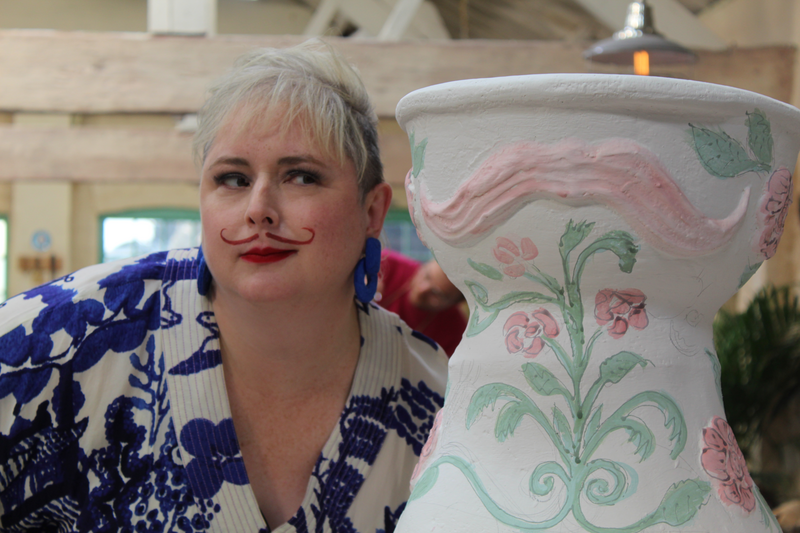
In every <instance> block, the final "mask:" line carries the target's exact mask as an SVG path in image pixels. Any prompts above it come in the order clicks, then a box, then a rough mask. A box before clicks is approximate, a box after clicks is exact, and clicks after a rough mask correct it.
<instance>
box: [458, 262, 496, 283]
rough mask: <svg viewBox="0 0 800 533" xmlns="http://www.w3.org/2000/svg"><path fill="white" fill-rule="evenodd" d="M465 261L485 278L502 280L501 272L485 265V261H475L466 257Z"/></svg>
mask: <svg viewBox="0 0 800 533" xmlns="http://www.w3.org/2000/svg"><path fill="white" fill-rule="evenodd" d="M467 263H469V266H471V267H472V268H474V269H475V270H477V271H478V272H480V273H481V274H483V275H484V276H486V277H487V278H491V279H493V280H496V281H502V279H503V274H501V273H500V271H499V270H497V269H496V268H494V267H493V266H490V265H487V264H486V263H476V262H475V261H473V260H472V259H469V258H467Z"/></svg>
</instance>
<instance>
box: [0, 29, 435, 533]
mask: <svg viewBox="0 0 800 533" xmlns="http://www.w3.org/2000/svg"><path fill="white" fill-rule="evenodd" d="M195 154H196V157H197V159H198V163H199V165H200V167H201V171H200V174H201V178H200V210H201V216H202V224H203V246H202V251H199V250H196V249H194V250H173V251H170V252H163V253H158V254H153V255H150V256H147V257H143V258H138V259H134V260H129V261H123V262H118V263H113V264H109V265H98V266H96V267H90V268H88V269H84V270H81V271H78V272H76V273H75V274H72V275H70V276H67V277H65V278H62V279H60V280H57V281H55V282H53V283H51V284H48V285H45V286H42V287H39V288H37V289H34V290H32V291H30V292H28V293H25V294H23V295H20V296H17V297H15V298H12V299H11V300H9V301H8V302H7V303H6V305H5V307H4V308H3V309H1V310H0V321H1V322H0V323H1V324H2V329H0V332H2V333H4V334H3V335H2V337H0V365H2V366H0V458H2V464H3V467H2V470H0V505H1V506H2V530H3V531H20V530H35V531H43V530H48V531H49V530H52V531H56V530H57V531H206V530H212V531H220V532H223V531H230V532H249V531H253V532H255V531H270V527H272V531H282V532H283V531H287V532H290V531H298V532H303V531H310V530H313V531H317V530H319V531H359V532H365V531H369V532H373V531H385V530H391V529H392V528H393V526H394V523H395V522H396V520H397V517H398V516H399V514H400V512H401V511H402V509H403V507H404V505H405V501H406V499H407V497H408V479H409V477H410V475H411V472H412V470H413V468H414V464H415V463H416V459H417V457H418V456H419V453H420V451H421V449H422V446H423V444H424V440H425V438H426V436H427V432H428V431H429V429H430V427H431V425H432V423H433V417H434V414H435V411H436V409H437V408H439V407H441V405H442V402H443V397H442V396H443V392H444V375H445V368H446V359H445V357H444V356H443V355H442V354H441V352H437V349H436V345H435V344H434V343H432V342H430V341H429V340H428V339H426V338H425V337H424V336H421V335H419V334H417V333H415V332H413V331H411V330H410V329H409V328H408V327H407V326H406V325H405V324H404V323H402V322H401V321H400V320H399V319H398V318H397V317H396V316H395V315H392V314H389V313H386V312H384V311H382V310H380V309H379V308H377V307H376V306H374V305H372V304H368V303H366V302H369V300H370V299H371V297H372V295H373V294H374V289H375V282H376V276H377V268H378V265H379V261H380V260H379V256H380V249H379V246H376V243H377V241H376V240H375V237H377V236H378V235H379V233H380V231H381V228H382V225H383V218H384V216H385V214H386V211H387V209H388V207H389V203H390V200H391V189H390V188H389V186H388V185H387V184H386V183H384V182H383V179H382V168H381V164H380V160H379V156H378V149H377V144H376V119H375V116H374V112H373V111H372V108H371V106H370V104H369V100H368V98H367V95H366V92H365V90H364V87H363V85H362V84H361V82H360V80H359V79H358V76H357V75H356V73H355V72H354V71H353V70H352V69H351V68H350V67H349V66H348V65H347V64H346V63H344V62H343V61H342V59H341V58H339V57H338V56H337V55H336V54H335V53H333V52H332V51H331V50H330V49H329V48H327V47H326V46H325V45H322V44H320V43H310V44H305V45H301V46H298V47H295V48H293V49H287V50H274V49H268V50H261V51H256V52H253V53H251V54H248V55H247V56H245V57H243V58H242V59H240V60H239V61H238V62H237V63H236V65H235V66H234V69H233V70H232V72H231V73H229V74H228V75H227V76H226V77H224V78H223V79H222V80H221V81H220V82H219V83H218V84H217V85H216V86H215V87H214V88H213V89H212V91H211V96H210V98H209V100H208V101H207V103H206V104H205V106H204V107H203V109H202V110H201V112H200V114H199V128H198V131H197V134H196V138H195ZM354 273H355V274H354ZM354 293H356V295H357V296H358V298H359V299H360V300H361V301H356V300H354Z"/></svg>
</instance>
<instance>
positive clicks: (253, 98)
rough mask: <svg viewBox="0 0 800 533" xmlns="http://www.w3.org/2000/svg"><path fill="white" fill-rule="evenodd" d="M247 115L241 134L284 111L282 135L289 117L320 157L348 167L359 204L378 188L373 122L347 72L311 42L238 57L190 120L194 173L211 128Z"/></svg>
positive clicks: (353, 75)
mask: <svg viewBox="0 0 800 533" xmlns="http://www.w3.org/2000/svg"><path fill="white" fill-rule="evenodd" d="M240 105H241V106H243V107H244V108H246V109H247V110H248V111H249V113H250V114H249V116H248V117H247V118H246V119H245V120H244V121H243V123H242V124H240V127H241V128H250V127H253V126H258V125H259V122H260V121H262V120H263V119H264V117H268V116H270V114H271V113H274V112H280V113H285V118H286V120H285V121H284V122H283V129H284V133H285V130H286V129H288V127H289V126H290V125H291V124H292V123H294V121H295V120H296V119H299V120H300V123H301V124H302V126H303V127H305V128H306V129H307V130H308V134H309V135H310V137H311V139H312V141H314V142H315V143H316V144H317V145H318V146H319V147H320V148H321V149H322V150H323V151H325V153H326V155H330V156H334V157H335V158H336V159H337V160H338V161H340V162H343V161H345V160H346V159H345V158H349V159H350V160H351V161H352V162H353V164H354V165H355V167H356V173H357V177H358V185H359V190H360V191H361V196H362V199H363V197H364V195H365V194H366V193H367V192H369V191H371V190H372V189H373V188H374V187H375V186H376V185H378V184H379V183H381V182H383V165H382V164H381V159H380V151H379V150H378V133H377V125H378V118H377V116H376V115H375V111H374V109H373V107H372V103H371V102H370V100H369V96H368V95H367V90H366V88H365V87H364V84H363V83H362V81H361V78H360V77H359V76H358V73H357V72H356V71H355V69H354V68H353V67H352V66H351V65H349V64H348V63H347V62H346V61H345V60H344V58H342V56H341V55H339V54H338V53H337V52H336V51H334V50H333V48H332V47H331V46H330V45H328V44H326V43H324V42H322V41H320V40H319V39H312V40H309V41H306V42H304V43H302V44H299V45H297V46H293V47H291V48H260V49H257V50H253V51H251V52H249V53H246V54H244V55H243V56H241V57H240V58H239V59H237V60H236V62H235V63H234V65H233V68H232V69H231V71H230V72H228V73H227V74H226V75H225V76H223V77H222V78H220V79H219V80H218V81H217V82H216V83H215V84H214V85H213V86H212V87H211V88H210V89H209V97H208V99H207V100H206V102H205V104H204V105H203V107H202V108H201V109H200V111H199V112H198V114H197V121H198V126H197V131H196V132H195V135H194V142H193V146H192V151H193V155H194V160H195V163H196V164H197V165H198V167H202V165H203V163H204V162H205V159H206V156H207V155H208V151H209V150H210V149H211V145H212V144H213V143H214V139H215V137H216V135H217V132H218V131H219V128H220V127H221V125H222V124H223V122H224V121H225V119H226V118H227V117H228V115H229V114H230V113H231V112H232V111H233V110H234V109H237V108H238V107H239V106H240Z"/></svg>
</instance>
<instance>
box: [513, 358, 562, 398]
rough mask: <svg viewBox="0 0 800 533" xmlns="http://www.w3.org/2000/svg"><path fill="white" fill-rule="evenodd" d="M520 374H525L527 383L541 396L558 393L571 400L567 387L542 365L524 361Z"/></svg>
mask: <svg viewBox="0 0 800 533" xmlns="http://www.w3.org/2000/svg"><path fill="white" fill-rule="evenodd" d="M522 374H523V375H524V376H525V379H526V380H527V382H528V385H530V386H531V388H532V389H533V390H535V391H536V392H537V393H539V394H541V395H542V396H552V395H554V394H560V395H562V396H563V397H564V398H566V399H567V400H569V401H572V395H571V394H570V393H569V391H568V390H567V388H566V387H565V386H564V385H563V384H562V383H561V381H560V380H559V379H558V378H557V377H555V375H553V373H552V372H550V371H549V370H548V369H547V368H546V367H545V366H544V365H540V364H539V363H525V364H524V365H522Z"/></svg>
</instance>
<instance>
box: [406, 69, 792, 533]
mask: <svg viewBox="0 0 800 533" xmlns="http://www.w3.org/2000/svg"><path fill="white" fill-rule="evenodd" d="M397 118H398V121H399V122H400V125H401V126H402V127H403V128H404V129H405V131H406V132H407V133H408V134H409V138H410V141H411V148H412V153H413V168H412V169H411V171H410V172H409V175H408V177H407V179H406V187H407V194H408V200H409V209H410V211H411V214H412V217H413V219H414V221H415V224H416V226H417V228H418V232H419V233H420V236H421V238H422V239H423V240H424V241H425V242H426V243H427V244H428V246H429V247H430V248H431V249H432V250H433V252H434V253H435V256H436V259H437V260H438V261H439V263H440V264H441V266H442V268H443V269H444V271H445V272H446V273H447V274H448V276H450V278H451V279H452V280H453V281H454V282H455V283H456V285H457V286H458V287H459V288H460V289H461V290H462V292H463V293H464V294H465V295H466V297H467V302H468V304H469V307H470V309H471V316H470V322H469V327H468V330H467V332H466V334H465V336H464V340H463V341H462V343H461V345H460V346H459V347H458V349H457V350H456V352H455V354H454V355H453V357H452V359H451V361H450V376H449V385H448V392H447V396H446V399H445V407H444V409H443V410H442V412H441V413H440V414H439V416H438V417H437V421H436V424H435V427H434V430H433V431H432V434H431V438H430V439H429V441H428V443H427V444H426V446H425V449H424V450H423V456H422V458H421V461H420V464H419V465H418V467H417V471H416V472H415V477H414V480H413V481H412V485H413V487H414V489H413V492H412V495H411V499H410V500H409V504H408V506H407V507H406V510H405V512H404V514H403V515H402V517H401V520H400V523H399V524H398V527H397V531H398V532H402V533H420V532H425V531H437V532H445V533H464V532H475V533H477V532H486V531H492V532H505V531H565V532H578V531H592V532H609V533H610V532H619V533H636V532H640V531H648V532H650V531H652V532H655V531H692V532H695V531H697V532H713V533H722V532H734V531H735V532H742V533H745V532H746V533H753V532H760V531H765V532H766V531H772V532H774V533H780V528H779V527H778V525H777V523H776V522H775V520H774V518H773V516H772V513H771V512H770V509H769V508H768V507H767V505H766V503H765V502H764V500H763V498H762V497H761V496H760V494H759V492H758V489H757V487H756V486H755V485H754V484H753V481H752V479H751V477H750V475H749V474H748V472H747V468H746V466H745V464H744V460H743V458H742V454H741V452H740V450H739V448H738V446H737V444H736V441H735V439H734V437H733V434H732V432H731V430H730V427H729V426H728V424H727V422H726V421H725V414H724V410H723V404H722V397H721V392H720V383H719V379H720V373H719V363H718V360H717V357H716V354H715V353H714V346H713V342H712V329H711V324H712V319H713V318H714V314H715V312H716V311H717V309H718V308H719V307H720V306H721V305H722V304H723V303H724V302H725V301H726V300H727V299H728V298H729V297H730V296H731V295H733V293H734V292H735V291H736V290H737V288H738V287H740V286H741V285H742V284H743V283H744V281H746V279H747V278H748V277H749V276H750V275H751V274H752V273H753V272H755V269H756V268H758V266H759V265H760V264H761V263H762V262H763V261H764V259H766V258H768V257H771V256H772V254H774V252H775V247H776V246H777V241H778V239H779V238H780V235H781V233H782V229H783V222H784V219H785V216H786V212H787V209H788V207H789V204H790V203H791V195H792V193H791V187H792V185H791V173H790V169H793V168H794V165H795V161H796V159H797V154H798V146H799V145H800V111H798V110H797V109H795V108H794V107H791V106H788V105H786V104H783V103H780V102H777V101H775V100H772V99H769V98H766V97H763V96H760V95H757V94H753V93H750V92H746V91H742V90H738V89H733V88H730V87H723V86H717V85H711V84H704V83H698V82H691V81H685V80H672V79H665V78H646V77H636V76H606V75H537V76H519V77H509V78H494V79H482V80H467V81H461V82H454V83H448V84H443V85H438V86H434V87H428V88H425V89H422V90H419V91H416V92H413V93H411V94H409V95H407V96H406V97H405V98H403V100H402V101H401V102H400V104H399V105H398V108H397Z"/></svg>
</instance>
